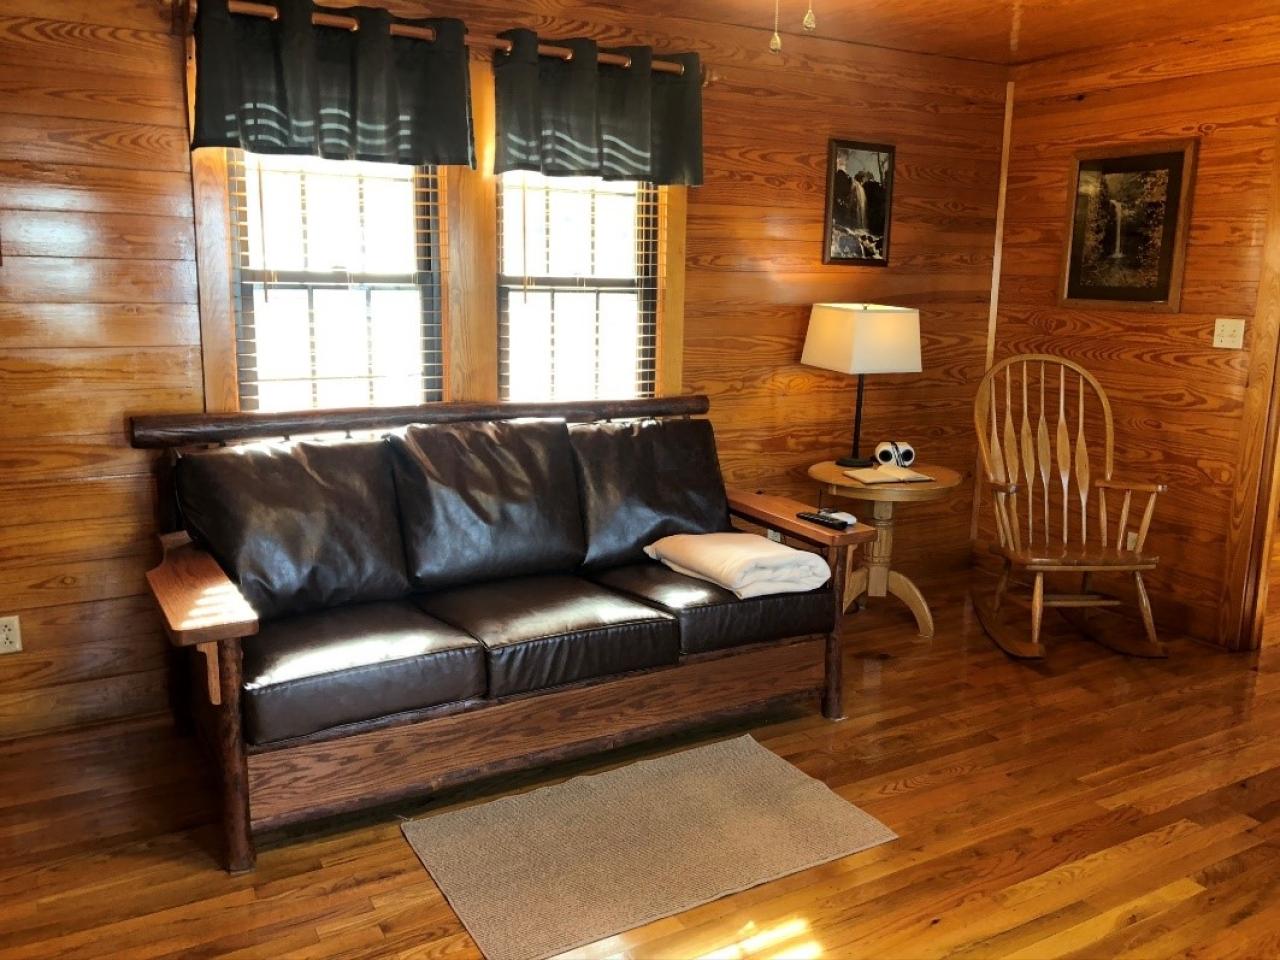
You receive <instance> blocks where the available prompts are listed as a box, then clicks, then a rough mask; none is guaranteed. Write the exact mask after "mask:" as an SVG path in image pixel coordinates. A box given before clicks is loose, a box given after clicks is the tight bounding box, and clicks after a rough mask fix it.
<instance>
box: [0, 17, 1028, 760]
mask: <svg viewBox="0 0 1280 960" xmlns="http://www.w3.org/2000/svg"><path fill="white" fill-rule="evenodd" d="M387 5H388V6H391V7H393V9H395V10H396V11H397V12H401V13H418V14H421V13H422V8H421V7H417V6H415V5H414V4H411V3H389V4H387ZM633 6H634V8H635V11H636V12H634V13H626V12H621V11H620V10H619V5H618V4H607V5H606V4H601V5H598V6H593V5H584V4H566V3H561V2H559V0H513V2H509V3H508V2H502V3H496V2H478V3H460V2H445V3H434V2H433V3H432V4H430V9H431V12H432V13H433V14H434V15H450V14H452V15H458V16H462V17H464V18H465V19H467V20H468V22H470V23H471V24H472V25H473V26H474V28H475V29H476V30H478V31H485V32H488V31H492V30H497V29H502V28H506V27H510V26H515V25H530V26H534V27H536V28H538V29H539V30H540V31H542V32H543V33H544V34H545V35H547V36H561V37H563V36H572V35H590V36H595V37H597V38H600V39H602V40H605V41H608V42H612V43H621V42H624V41H627V40H632V39H635V40H639V41H641V42H651V43H654V44H655V45H656V46H658V47H660V48H664V49H669V50H676V49H696V50H698V51H700V52H701V53H702V54H703V55H704V57H705V59H706V60H707V62H708V63H709V64H710V65H711V66H712V67H713V68H714V69H715V71H716V72H717V73H718V74H719V79H718V81H717V83H716V84H715V85H714V86H712V87H711V88H710V89H709V90H708V91H707V96H706V140H707V170H708V183H707V186H705V187H702V188H700V189H697V190H694V191H692V192H691V196H690V202H689V212H688V274H687V281H686V287H687V291H688V301H687V318H686V340H685V349H686V359H685V386H686V388H687V389H689V390H696V391H706V392H707V393H710V394H711V395H712V398H713V409H714V417H715V422H716V427H717V429H718V432H719V435H720V441H721V446H722V450H723V457H724V466H725V472H726V475H727V476H728V478H729V480H730V481H731V482H734V483H738V484H745V485H748V486H757V487H767V488H769V489H771V490H778V491H782V492H789V493H793V494H806V495H810V496H811V495H812V490H813V487H812V486H811V485H810V484H809V483H808V482H807V481H806V479H805V474H804V470H805V467H806V466H807V465H808V464H809V463H811V462H813V461H815V460H820V459H824V458H828V457H831V456H833V455H835V454H837V453H839V452H841V450H842V449H843V447H844V445H845V443H846V442H847V439H846V438H847V436H848V431H849V419H850V416H851V409H852V402H853V389H852V384H851V383H850V382H848V381H847V380H845V379H843V378H840V377H837V376H834V375H825V374H821V373H819V372H817V371H809V370H806V369H804V368H802V367H800V366H799V365H798V364H797V362H796V360H797V358H798V356H799V353H800V346H801V341H802V338H803V333H804V328H805V323H806V319H807V311H808V306H809V304H811V303H812V302H814V301H817V300H858V299H867V300H879V301H886V302H889V303H898V304H909V305H917V306H919V307H920V308H921V309H922V311H923V328H924V333H925V347H924V362H925V373H924V374H923V375H921V376H918V377H884V378H878V379H876V380H874V381H873V382H872V383H871V384H870V387H869V395H870V397H869V408H868V415H867V434H868V436H870V437H873V438H876V439H879V438H888V437H893V438H898V437H902V438H907V439H910V440H912V441H914V442H915V443H916V444H917V446H918V447H919V448H920V450H921V451H922V454H923V456H924V458H925V459H927V460H929V461H931V462H936V463H943V464H946V465H948V466H951V467H955V468H957V469H960V470H964V471H966V472H971V470H972V465H973V460H974V447H973V441H972V438H971V437H970V428H969V407H970V403H971V399H972V391H973V385H974V383H975V382H976V380H977V379H978V377H979V376H980V374H981V371H982V367H983V361H984V348H985V336H986V304H987V298H988V293H989V276H990V269H991V256H992V245H993V227H994V212H995V204H996V192H997V179H998V165H999V154H1000V134H1001V116H1002V105H1003V94H1004V81H1005V71H1004V70H1003V68H996V67H986V66H982V65H978V64H972V63H966V62H961V61H953V60H945V59H938V58H930V57H924V56H917V55H907V54H896V53H892V52H888V51H883V50H876V49H872V48H863V47H857V46H853V45H849V44H842V43H835V42H831V41H822V40H816V39H801V38H794V39H793V38H788V39H787V49H786V51H785V52H784V54H783V55H782V56H781V57H774V56H771V55H770V54H769V53H768V52H767V41H768V36H767V34H765V33H762V32H760V31H752V30H746V29H740V28H724V29H721V28H717V27H714V26H712V25H709V24H706V23H699V22H694V21H682V20H679V19H671V18H663V19H661V20H658V19H656V18H646V15H645V14H644V13H643V9H644V5H643V4H641V3H638V2H637V3H635V4H634V5H633ZM183 109H184V94H183V85H182V44H181V42H180V40H179V38H178V37H177V36H175V35H174V34H172V32H171V10H170V8H169V5H168V3H167V2H166V0H92V2H90V0H10V2H7V3H5V4H4V5H3V8H2V9H0V114H2V116H0V251H2V252H3V256H4V264H3V267H0V393H2V395H3V409H2V410H0V527H2V528H3V530H4V535H3V537H0V615H2V614H9V613H20V614H21V615H22V624H23V630H24V642H25V645H26V651H25V652H24V653H23V654H21V655H18V656H14V657H8V658H2V659H0V737H4V736H14V735H19V734H23V733H29V732H33V731H38V730H46V729H53V728H58V727H65V726H69V725H75V724H82V723H89V722H93V721H99V720H107V719H111V718H116V717H123V716H130V715H135V714H143V713H148V712H153V711H157V710H160V709H163V703H164V697H163V671H162V643H161V638H160V636H159V632H158V629H157V624H156V621H155V618H154V617H153V616H152V614H151V612H150V606H149V602H148V601H147V599H146V598H145V597H144V596H143V581H142V572H143V571H144V570H145V569H146V567H147V566H148V565H150V564H151V563H152V562H153V561H154V559H155V551H154V548H153V546H152V522H151V517H152V501H153V497H154V489H153V484H152V481H151V478H150V473H149V463H148V460H147V459H146V458H144V457H143V456H141V455H140V454H138V453H135V452H134V451H131V450H130V449H129V448H128V447H127V446H126V444H125V440H124V422H125V417H126V415H127V414H130V413H142V412H149V411H180V410H197V409H200V407H201V405H202V402H203V396H202V384H201V364H200V339H199V329H200V325H199V316H198V311H197V295H196V293H197V291H196V278H195V270H194V266H193V260H192V257H193V253H192V251H193V246H194V239H193V227H192V209H191V184H190V172H189V169H190V168H189V158H188V154H187V152H186V148H185V145H184V144H185V134H184V129H183V122H184V115H183ZM831 136H837V137H850V138H859V139H867V140H879V141H885V142H890V143H895V144H897V146H898V162H899V167H898V181H897V193H896V198H895V206H894V225H893V264H892V266H891V267H890V268H889V269H887V270H877V269H868V268H863V269H851V268H841V267H823V266H822V265H821V249H820V245H821V232H822V226H821V217H822V193H823V186H824V179H825V176H826V169H825V168H826V143H827V139H828V137H831ZM477 322H482V323H491V322H492V320H491V318H487V317H485V318H477ZM970 496H971V494H970V488H969V487H968V486H967V485H966V487H965V488H964V490H963V491H962V492H961V493H960V494H959V495H957V496H956V497H955V498H954V499H953V500H952V501H951V502H949V503H947V504H945V505H942V506H939V507H925V508H920V509H914V510H911V511H903V525H902V528H901V532H900V536H899V539H898V543H899V550H900V551H901V554H900V555H901V557H902V558H903V561H904V564H905V565H906V566H907V567H917V566H920V565H921V564H922V563H923V562H924V560H925V558H928V559H929V560H930V562H931V563H933V564H937V563H957V564H958V563H963V562H965V561H966V560H967V556H968V546H967V544H968V515H969V509H970V503H971V500H970Z"/></svg>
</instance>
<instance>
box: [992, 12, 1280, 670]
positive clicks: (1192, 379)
mask: <svg viewBox="0 0 1280 960" xmlns="http://www.w3.org/2000/svg"><path fill="white" fill-rule="evenodd" d="M1278 52H1280V18H1271V19H1268V20H1265V21H1253V22H1250V23H1246V24H1241V25H1237V26H1235V27H1233V28H1231V29H1229V30H1228V29H1215V30H1214V31H1212V32H1206V33H1204V34H1202V35H1200V36H1198V37H1194V38H1179V39H1177V40H1173V41H1169V42H1160V43H1147V44H1142V45H1133V46H1131V47H1117V48H1112V49H1108V50H1105V51H1101V52H1095V53H1090V54H1079V55H1073V56H1069V57H1062V58H1058V59H1056V60H1050V61H1044V62H1041V63H1038V64H1032V65H1029V66H1026V67H1021V68H1018V69H1017V70H1016V71H1015V73H1014V81H1015V108H1014V122H1013V138H1012V149H1011V160H1010V171H1009V183H1008V217H1007V223H1006V227H1005V230H1006V233H1005V242H1004V248H1003V258H1004V266H1003V280H1002V283H1001V288H1000V301H999V303H1000V309H999V317H998V326H997V329H996V348H997V350H996V352H997V356H1005V355H1008V354H1011V353H1020V352H1034V351H1043V352H1047V353H1056V354H1061V355H1064V356H1067V357H1069V358H1071V359H1073V360H1076V361H1078V362H1080V363H1082V364H1084V365H1085V366H1086V367H1087V368H1089V369H1090V370H1092V371H1093V372H1094V373H1095V374H1096V375H1097V376H1098V377H1099V379H1100V380H1101V381H1102V383H1103V385H1104V386H1105V387H1106V389H1107V390H1108V392H1109V393H1110V396H1111V399H1112V402H1113V404H1114V407H1115V412H1116V418H1117V445H1118V450H1117V468H1116V473H1117V475H1118V476H1121V477H1127V478H1130V479H1148V480H1149V479H1152V478H1156V477H1158V478H1161V479H1163V480H1165V481H1166V482H1167V483H1168V484H1169V487H1170V491H1169V495H1168V496H1167V497H1164V498H1162V499H1161V502H1160V506H1159V508H1158V510H1157V518H1156V524H1155V526H1154V527H1153V529H1152V535H1151V545H1152V549H1153V550H1154V551H1155V552H1156V553H1158V554H1159V556H1160V558H1161V560H1162V564H1163V565H1162V567H1161V570H1160V571H1159V572H1158V573H1157V574H1155V575H1153V576H1152V577H1151V578H1150V579H1149V581H1148V582H1149V583H1150V586H1151V592H1152V596H1153V600H1154V601H1155V603H1156V607H1157V614H1158V619H1159V620H1160V621H1161V622H1162V623H1163V624H1164V625H1165V626H1166V627H1168V628H1170V629H1173V630H1178V631H1190V632H1191V633H1193V634H1194V635H1196V636H1199V637H1203V638H1205V639H1211V640H1216V641H1218V642H1221V643H1223V644H1226V645H1232V644H1233V643H1234V642H1236V639H1237V638H1238V636H1239V634H1240V620H1241V613H1240V610H1241V606H1242V604H1243V602H1244V590H1245V589H1246V588H1245V583H1244V579H1245V577H1244V571H1245V567H1246V566H1247V555H1248V551H1249V549H1250V546H1251V532H1252V523H1253V512H1252V509H1253V505H1254V502H1255V498H1256V490H1257V483H1258V475H1259V472H1260V470H1261V457H1262V441H1263V439H1264V432H1263V424H1264V422H1265V418H1266V413H1267V403H1268V401H1269V395H1268V394H1269V389H1270V377H1271V368H1272V364H1273V362H1274V359H1275V347H1276V341H1275V333H1276V331H1275V317H1274V309H1273V307H1274V303H1273V302H1268V300H1267V297H1270V298H1271V300H1272V301H1273V300H1274V297H1275V295H1276V294H1275V292H1274V291H1271V292H1270V293H1269V294H1266V295H1264V297H1263V298H1262V299H1261V300H1260V296H1259V290H1260V280H1261V277H1262V269H1263V262H1264V256H1266V255H1267V253H1268V250H1269V249H1274V248H1268V240H1269V238H1270V242H1271V243H1272V244H1275V243H1276V242H1277V239H1276V237H1275V231H1276V228H1277V226H1278V225H1277V224H1276V223H1274V222H1272V218H1273V214H1272V213H1271V208H1272V206H1273V204H1274V201H1275V196H1274V192H1275V191H1274V187H1273V182H1274V173H1275V169H1274V168H1275V163H1276V160H1277V156H1276V118H1277V115H1280V64H1278V63H1277V53H1278ZM1182 137H1198V138H1199V140H1200V157H1199V165H1198V171H1197V175H1196V183H1195V192H1194V197H1193V200H1192V211H1191V232H1190V243H1189V246H1188V251H1187V259H1186V275H1185V282H1184V285H1183V297H1182V307H1181V312H1179V313H1146V312H1131V311H1109V310H1105V309H1086V308H1081V307H1074V306H1073V307H1060V306H1058V304H1057V293H1058V289H1059V284H1060V268H1061V258H1062V251H1063V245H1064V243H1065V237H1066V229H1067V223H1066V216H1067V208H1068V197H1069V195H1070V191H1071V185H1070V183H1069V181H1070V176H1071V166H1072V156H1073V154H1074V153H1075V152H1076V151H1077V150H1080V149H1082V148H1085V147H1093V146H1097V145H1100V144H1109V143H1133V142H1139V141H1142V140H1171V139H1177V138H1182ZM1218 317H1241V318H1245V319H1246V320H1247V321H1248V328H1247V333H1246V342H1245V349H1244V350H1239V351H1236V350H1216V349H1214V348H1213V347H1212V340H1213V327H1214V321H1215V319H1216V318H1218ZM1255 318H1256V322H1255Z"/></svg>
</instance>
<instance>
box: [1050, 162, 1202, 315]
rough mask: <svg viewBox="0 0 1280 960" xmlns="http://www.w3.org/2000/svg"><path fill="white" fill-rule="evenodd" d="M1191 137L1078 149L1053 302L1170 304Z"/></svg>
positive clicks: (1178, 278)
mask: <svg viewBox="0 0 1280 960" xmlns="http://www.w3.org/2000/svg"><path fill="white" fill-rule="evenodd" d="M1195 161H1196V141H1195V140H1179V141H1176V142H1172V143H1139V144H1126V145H1124V146H1116V147H1101V148H1098V149H1095V150H1090V151H1087V152H1084V153H1080V154H1077V155H1076V158H1075V165H1074V176H1073V177H1072V181H1071V183H1072V189H1071V205H1070V212H1069V215H1068V216H1069V220H1068V224H1067V244H1066V252H1065V255H1064V258H1063V270H1062V287H1061V289H1060V292H1059V302H1060V303H1062V304H1081V305H1091V306H1105V307H1106V308H1108V309H1119V310H1158V311H1168V312H1176V311H1177V310H1178V309H1179V307H1180V305H1181V301H1182V268H1183V262H1184V259H1185V256H1186V247H1187V232H1188V228H1189V226H1190V219H1191V217H1190V214H1191V194H1192V188H1193V183H1194V177H1195Z"/></svg>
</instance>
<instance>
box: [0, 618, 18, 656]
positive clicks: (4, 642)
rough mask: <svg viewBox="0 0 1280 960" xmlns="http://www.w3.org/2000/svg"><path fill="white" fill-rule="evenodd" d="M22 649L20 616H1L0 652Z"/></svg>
mask: <svg viewBox="0 0 1280 960" xmlns="http://www.w3.org/2000/svg"><path fill="white" fill-rule="evenodd" d="M21 650H22V621H21V619H19V618H18V617H0V654H5V653H18V652H20V651H21Z"/></svg>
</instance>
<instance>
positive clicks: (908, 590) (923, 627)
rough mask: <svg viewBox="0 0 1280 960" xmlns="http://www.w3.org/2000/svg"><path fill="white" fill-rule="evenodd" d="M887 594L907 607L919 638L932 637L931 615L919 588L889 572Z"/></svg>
mask: <svg viewBox="0 0 1280 960" xmlns="http://www.w3.org/2000/svg"><path fill="white" fill-rule="evenodd" d="M889 593H890V595H892V596H895V597H897V598H898V599H899V600H901V601H902V602H903V603H905V604H906V605H907V609H908V610H910V611H911V612H912V614H914V615H915V618H916V629H917V630H918V631H919V632H920V636H922V637H925V638H927V639H931V638H932V637H933V614H932V613H930V612H929V604H928V603H926V602H925V599H924V594H922V593H921V592H920V588H919V587H917V586H916V585H915V584H914V583H912V582H911V581H910V580H909V579H907V578H906V577H904V576H903V575H902V574H900V573H898V571H896V570H890V571H889Z"/></svg>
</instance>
